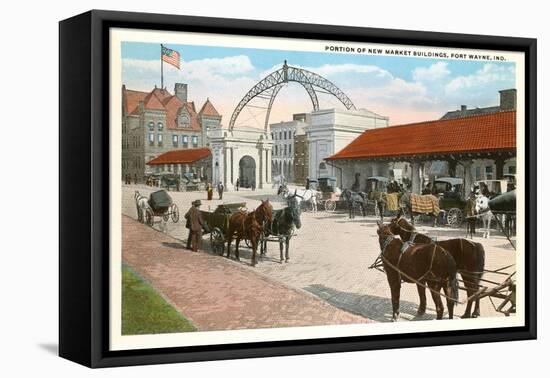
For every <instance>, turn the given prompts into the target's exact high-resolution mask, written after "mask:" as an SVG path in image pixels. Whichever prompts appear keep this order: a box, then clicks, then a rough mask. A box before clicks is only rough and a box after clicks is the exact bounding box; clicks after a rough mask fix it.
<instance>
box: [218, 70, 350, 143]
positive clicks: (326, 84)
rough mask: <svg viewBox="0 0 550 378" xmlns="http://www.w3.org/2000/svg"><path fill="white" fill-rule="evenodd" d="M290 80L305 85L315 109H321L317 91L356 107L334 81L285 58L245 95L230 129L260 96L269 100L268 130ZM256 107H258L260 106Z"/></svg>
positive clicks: (267, 111) (237, 108)
mask: <svg viewBox="0 0 550 378" xmlns="http://www.w3.org/2000/svg"><path fill="white" fill-rule="evenodd" d="M288 82H297V83H299V84H301V85H302V86H303V87H304V89H305V90H306V91H307V93H308V95H309V98H310V99H311V103H312V105H313V110H314V111H317V110H319V99H318V97H317V93H325V94H331V95H333V96H334V97H336V98H337V99H338V100H339V101H340V102H341V103H342V104H343V105H344V106H345V107H346V109H348V110H355V109H356V108H355V105H354V104H353V102H352V101H351V100H350V99H349V97H348V96H347V95H346V94H345V93H344V92H342V90H341V89H340V88H338V87H337V86H336V85H335V84H334V83H332V82H331V81H329V80H327V79H325V78H324V77H322V76H321V75H318V74H316V73H314V72H311V71H307V70H304V69H302V68H298V67H292V66H289V65H287V63H286V60H285V62H284V64H283V66H282V67H281V68H280V69H278V70H276V71H274V72H272V73H270V74H269V75H267V76H266V77H264V78H263V79H262V80H261V81H259V82H258V83H257V84H256V85H254V86H253V87H252V88H251V89H250V90H249V91H248V92H247V93H246V94H245V95H244V97H243V98H242V100H241V101H240V102H239V104H238V105H237V107H236V108H235V110H234V111H233V114H232V115H231V120H230V121H229V131H231V132H232V131H233V128H234V127H235V122H236V121H237V118H238V117H239V114H240V113H241V111H242V110H243V109H244V108H245V107H246V106H247V105H248V106H252V105H250V104H249V102H250V101H251V100H253V99H255V98H259V99H262V100H264V101H267V106H266V107H261V108H263V109H265V110H266V116H265V125H264V129H265V131H266V132H267V131H268V130H269V115H270V113H271V108H272V106H273V102H274V101H275V98H276V97H277V95H278V94H279V91H280V90H281V88H282V87H283V86H284V85H285V84H287V83H288ZM254 107H256V108H257V107H258V106H254Z"/></svg>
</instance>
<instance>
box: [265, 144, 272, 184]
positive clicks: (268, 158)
mask: <svg viewBox="0 0 550 378" xmlns="http://www.w3.org/2000/svg"><path fill="white" fill-rule="evenodd" d="M265 154H266V172H267V173H266V182H267V183H268V184H271V179H272V176H273V173H272V172H271V168H272V164H273V163H272V158H271V150H269V149H268V150H266V152H265Z"/></svg>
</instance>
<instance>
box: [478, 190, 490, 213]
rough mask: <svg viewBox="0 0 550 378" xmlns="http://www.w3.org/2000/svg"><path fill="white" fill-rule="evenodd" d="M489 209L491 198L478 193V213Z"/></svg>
mask: <svg viewBox="0 0 550 378" xmlns="http://www.w3.org/2000/svg"><path fill="white" fill-rule="evenodd" d="M487 210H489V198H487V197H485V196H484V195H483V194H478V195H477V196H476V213H477V214H479V213H483V212H485V211H487Z"/></svg>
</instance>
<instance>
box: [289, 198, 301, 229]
mask: <svg viewBox="0 0 550 378" xmlns="http://www.w3.org/2000/svg"><path fill="white" fill-rule="evenodd" d="M287 204H288V208H289V209H290V216H291V218H292V223H294V225H295V226H296V228H300V227H302V221H301V220H300V215H301V213H302V210H301V208H300V202H299V201H298V198H296V196H291V197H289V198H288V200H287Z"/></svg>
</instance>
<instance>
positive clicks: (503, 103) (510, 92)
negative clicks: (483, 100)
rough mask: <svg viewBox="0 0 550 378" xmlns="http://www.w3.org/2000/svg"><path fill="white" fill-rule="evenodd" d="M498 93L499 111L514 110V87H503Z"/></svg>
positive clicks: (515, 97)
mask: <svg viewBox="0 0 550 378" xmlns="http://www.w3.org/2000/svg"><path fill="white" fill-rule="evenodd" d="M499 93H500V111H501V112H505V111H508V110H516V102H517V92H516V90H515V89H504V90H502V91H499Z"/></svg>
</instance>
